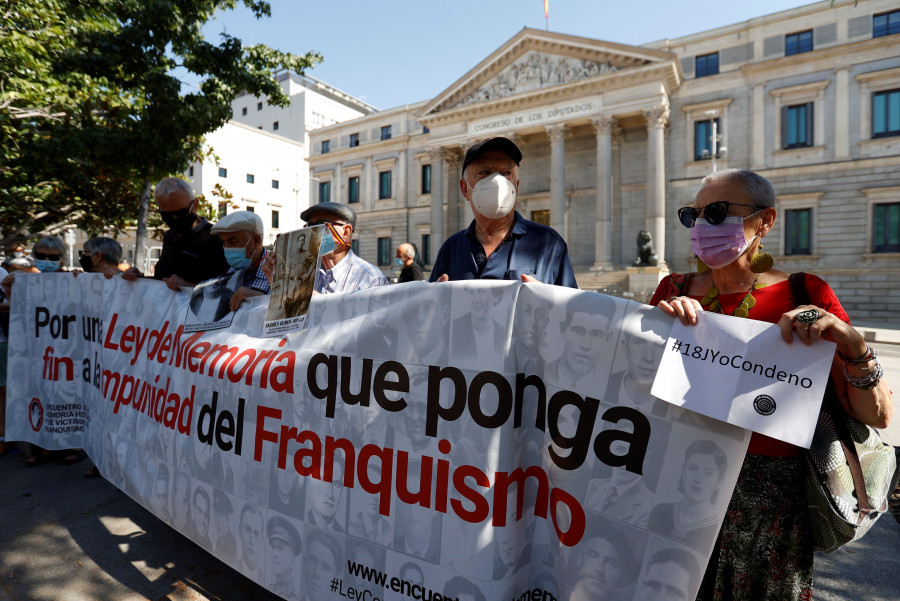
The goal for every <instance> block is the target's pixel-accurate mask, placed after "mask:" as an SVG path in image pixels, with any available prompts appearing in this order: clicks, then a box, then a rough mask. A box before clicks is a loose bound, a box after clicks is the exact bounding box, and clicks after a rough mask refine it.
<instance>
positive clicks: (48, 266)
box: [34, 259, 59, 273]
mask: <svg viewBox="0 0 900 601" xmlns="http://www.w3.org/2000/svg"><path fill="white" fill-rule="evenodd" d="M34 266H35V267H37V268H38V271H40V272H41V273H53V272H54V271H59V261H47V260H46V259H35V260H34Z"/></svg>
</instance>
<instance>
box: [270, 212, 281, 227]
mask: <svg viewBox="0 0 900 601" xmlns="http://www.w3.org/2000/svg"><path fill="white" fill-rule="evenodd" d="M279 217H280V214H279V213H278V211H274V210H273V211H272V229H275V230H277V229H278V219H279Z"/></svg>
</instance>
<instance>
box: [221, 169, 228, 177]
mask: <svg viewBox="0 0 900 601" xmlns="http://www.w3.org/2000/svg"><path fill="white" fill-rule="evenodd" d="M219 177H228V169H226V168H225V167H219Z"/></svg>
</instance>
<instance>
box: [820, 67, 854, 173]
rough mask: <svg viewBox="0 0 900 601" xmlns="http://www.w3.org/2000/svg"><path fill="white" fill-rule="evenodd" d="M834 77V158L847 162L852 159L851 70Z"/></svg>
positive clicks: (842, 71)
mask: <svg viewBox="0 0 900 601" xmlns="http://www.w3.org/2000/svg"><path fill="white" fill-rule="evenodd" d="M834 75H835V86H834V88H835V89H834V158H835V159H837V160H843V161H846V160H847V159H849V158H850V70H849V69H838V70H836V71H835V72H834ZM823 142H824V140H823ZM820 144H822V142H820Z"/></svg>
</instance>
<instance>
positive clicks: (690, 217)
mask: <svg viewBox="0 0 900 601" xmlns="http://www.w3.org/2000/svg"><path fill="white" fill-rule="evenodd" d="M731 207H753V208H755V209H758V208H763V207H760V206H759V205H748V204H742V203H739V202H728V201H727V200H717V201H716V202H711V203H709V204H708V205H706V206H705V207H703V208H702V209H695V208H694V207H681V208H680V209H678V220H679V221H681V225H683V226H684V227H687V228H692V227H694V224H695V223H697V218H699V217H700V215H703V218H704V219H706V221H707V223H709V224H710V225H720V224H721V223H722V222H724V221H725V218H726V217H728V209H730V208H731Z"/></svg>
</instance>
